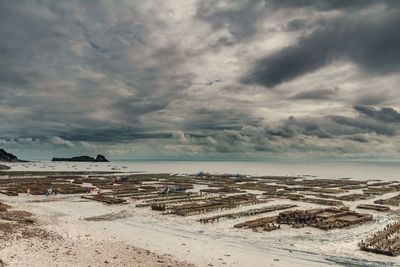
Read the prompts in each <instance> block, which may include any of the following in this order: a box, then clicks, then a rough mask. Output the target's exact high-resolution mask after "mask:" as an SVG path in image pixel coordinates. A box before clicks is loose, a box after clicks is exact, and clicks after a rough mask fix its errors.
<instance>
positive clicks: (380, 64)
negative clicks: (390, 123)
mask: <svg viewBox="0 0 400 267" xmlns="http://www.w3.org/2000/svg"><path fill="white" fill-rule="evenodd" d="M300 2H301V3H302V1H300ZM334 2H335V1H328V2H326V1H321V5H323V6H325V4H326V5H327V7H326V8H327V9H330V8H332V9H334V8H337V7H343V6H345V7H348V5H346V4H345V3H344V2H343V3H342V5H338V6H337V5H335V4H334ZM339 2H340V1H339ZM347 2H353V1H347ZM362 2H364V1H355V2H354V3H353V4H349V5H350V6H351V7H354V6H360V5H362ZM301 3H299V5H308V4H309V2H307V4H306V3H303V4H301ZM323 3H325V4H323ZM328 3H329V4H328ZM372 3H375V4H376V1H375V2H368V1H367V2H366V3H365V6H369V5H370V4H372ZM392 4H393V5H392V6H390V7H389V6H387V7H386V8H385V9H384V10H379V11H376V12H374V13H373V14H369V13H362V12H354V11H351V14H350V11H349V14H347V13H344V14H343V15H338V16H336V17H334V18H329V19H322V20H320V21H318V25H317V28H316V30H314V31H313V32H312V33H310V34H309V35H306V36H304V37H301V38H300V39H299V40H298V42H297V43H295V44H294V45H291V46H288V47H286V48H283V49H281V50H279V51H277V52H276V53H273V54H271V55H268V56H266V57H264V58H261V59H259V60H258V61H257V62H256V63H255V65H254V67H253V68H252V69H251V70H250V72H249V74H248V75H247V76H245V77H244V78H243V79H242V81H243V82H244V83H250V84H259V85H263V86H266V87H275V86H277V85H279V84H281V83H283V82H288V81H291V80H293V79H295V78H298V77H300V76H303V75H305V74H308V73H310V72H313V71H315V70H317V69H320V68H322V67H324V66H326V65H329V64H330V63H332V62H334V61H338V60H349V61H351V62H354V63H355V64H357V66H358V67H360V68H361V69H362V70H364V71H366V72H368V73H370V74H374V75H382V74H385V73H397V72H398V71H399V70H400V64H399V62H400V61H399V60H400V48H399V47H400V46H399V45H398V44H399V43H400V33H399V31H397V30H396V25H398V24H399V23H400V9H399V5H397V6H395V5H394V3H392ZM317 5H318V4H317Z"/></svg>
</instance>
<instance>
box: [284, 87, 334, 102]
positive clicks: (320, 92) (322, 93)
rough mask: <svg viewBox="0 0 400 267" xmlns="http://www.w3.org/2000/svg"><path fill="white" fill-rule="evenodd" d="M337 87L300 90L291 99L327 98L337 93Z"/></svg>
mask: <svg viewBox="0 0 400 267" xmlns="http://www.w3.org/2000/svg"><path fill="white" fill-rule="evenodd" d="M337 91H338V90H337V89H317V90H311V91H305V92H300V93H298V94H295V95H294V96H293V97H292V99H299V100H310V99H313V100H328V99H331V98H333V97H334V96H335V95H336V94H337Z"/></svg>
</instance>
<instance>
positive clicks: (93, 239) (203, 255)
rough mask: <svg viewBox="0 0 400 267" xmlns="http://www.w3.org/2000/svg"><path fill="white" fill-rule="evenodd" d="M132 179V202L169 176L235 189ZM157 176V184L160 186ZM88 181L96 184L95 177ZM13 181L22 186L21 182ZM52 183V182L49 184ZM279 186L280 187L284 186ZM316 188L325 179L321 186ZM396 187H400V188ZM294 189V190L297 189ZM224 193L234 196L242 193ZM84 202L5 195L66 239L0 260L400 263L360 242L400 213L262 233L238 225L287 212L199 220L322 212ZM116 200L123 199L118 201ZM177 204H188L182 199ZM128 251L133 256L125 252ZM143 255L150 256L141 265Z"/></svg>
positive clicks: (273, 201)
mask: <svg viewBox="0 0 400 267" xmlns="http://www.w3.org/2000/svg"><path fill="white" fill-rule="evenodd" d="M112 177H114V176H113V175H110V176H102V177H97V178H95V179H99V181H101V180H102V179H106V180H107V179H109V180H110V179H111V180H114V179H115V178H112ZM129 177H131V178H130V179H133V180H132V181H136V180H135V179H138V180H137V182H139V181H140V182H139V183H137V182H134V183H133V184H132V186H133V187H132V188H131V187H124V188H126V189H125V190H128V191H127V192H131V193H129V194H130V195H132V194H133V195H134V194H136V191H135V190H133V189H134V188H141V187H143V188H148V189H150V188H151V187H152V186H154V185H157V183H160V181H161V180H162V177H165V178H164V179H172V180H171V181H174V182H175V183H177V182H179V181H180V180H182V181H183V182H182V184H185V183H187V181H186V180H188V179H194V180H193V181H196V179H197V182H193V185H194V186H193V188H192V189H188V193H192V194H197V193H198V192H200V191H201V190H205V189H207V190H206V191H210V192H214V191H215V190H216V189H218V188H220V189H222V188H224V187H223V186H222V184H218V183H221V181H225V182H224V183H226V184H231V182H230V181H229V176H216V177H215V178H213V177H212V176H210V178H207V177H204V178H201V177H198V176H190V177H187V176H170V175H165V174H164V175H152V174H135V175H130V176H129ZM135 177H137V178H135ZM151 177H154V179H155V180H154V179H153V178H151ZM289 178H290V179H289ZM21 179H24V178H21ZM35 179H36V180H35V181H41V179H42V178H35ZM46 179H47V178H45V179H44V180H43V181H45V180H46ZM53 179H54V178H53ZM79 179H81V180H82V181H80V182H84V181H85V179H89V178H85V177H83V178H79ZM90 179H92V180H93V178H90ZM151 179H153V180H151ZM160 179H161V180H160ZM202 179H203V180H202ZM240 179H244V180H243V181H247V180H249V181H251V180H252V179H253V178H252V177H245V176H243V177H241V178H240ZM246 179H247V180H246ZM265 179H266V180H265V181H266V182H268V184H270V185H268V187H267V188H276V186H277V184H275V182H273V181H275V180H276V179H282V182H284V181H285V179H289V180H287V182H289V181H296V180H297V179H298V178H296V177H292V178H291V177H281V178H279V177H275V178H273V177H269V178H268V177H267V178H265ZM271 179H272V180H271ZM274 179H275V180H274ZM291 179H294V180H291ZM304 179H306V180H307V179H308V181H313V180H314V179H315V178H313V177H307V178H304ZM111 180H110V181H111ZM13 181H19V179H15V180H13ZM46 181H49V180H48V179H47V180H46ZM93 181H94V182H95V181H97V180H93ZM185 181H186V182H185ZM201 181H202V182H201ZM276 181H278V182H279V180H276ZM315 181H319V180H318V179H316V180H315ZM322 181H323V180H322ZM336 181H337V182H341V183H343V185H346V184H348V183H353V181H354V180H340V179H338V180H336ZM161 183H163V182H161ZM164 183H165V181H164ZM214 183H215V184H218V186H217V187H215V185H214ZM367 183H369V184H372V185H374V184H376V186H372V187H370V188H369V190H371V188H375V187H377V188H378V187H379V188H386V185H387V183H376V182H360V185H363V186H366V184H367ZM247 184H248V182H236V185H237V186H239V187H243V188H247V186H248V185H247ZM82 185H83V184H82ZM259 185H262V184H259ZM394 185H395V186H397V182H396V183H395V184H394ZM99 186H100V187H101V186H102V184H99ZM230 186H232V184H231V185H230ZM285 187H287V186H285ZM118 188H119V187H118V186H117V187H114V186H112V187H110V188H109V189H104V190H105V193H104V194H105V196H107V193H108V191H110V190H111V191H112V190H116V189H118ZM288 188H291V185H289V187H288ZM298 189H299V190H300V189H301V188H300V187H299V188H298ZM107 190H108V191H107ZM129 190H133V191H129ZM146 190H147V189H146ZM313 190H314V189H313ZM321 190H322V191H327V192H330V191H332V192H336V191H335V190H336V189H335V190H333V189H324V188H323V187H321V189H319V191H321ZM111 191H110V192H111ZM206 191H205V192H206ZM246 191H247V193H246V194H257V195H258V196H260V197H261V196H262V194H261V193H263V191H258V190H255V189H252V190H249V189H246ZM348 191H349V192H347V193H345V192H343V193H340V194H338V195H337V197H340V196H342V195H345V194H347V195H348V194H350V193H352V194H355V193H358V194H359V193H362V191H361V189H349V190H348ZM116 192H118V191H116ZM123 192H125V191H121V193H123ZM143 192H145V191H143ZM149 192H150V191H149ZM215 192H218V191H215ZM316 192H318V190H317V191H316ZM264 193H265V192H264ZM311 193H312V192H308V193H307V192H306V191H305V192H304V194H306V195H308V196H309V198H310V197H311V198H315V196H314V195H313V194H315V193H312V194H311ZM123 194H127V193H123ZM123 194H121V196H122V195H123ZM207 194H210V196H211V197H216V196H218V193H207ZM224 194H227V195H228V196H230V195H232V196H233V195H235V194H242V193H237V192H236V193H224ZM133 195H132V196H133ZM150 195H151V194H150V193H146V194H144V195H143V196H145V197H146V198H149V199H150V200H151V199H155V198H156V197H158V198H160V197H162V196H150ZM396 195H398V192H397V190H395V191H391V192H386V193H383V195H375V196H374V197H373V198H366V199H358V200H341V201H342V202H343V203H344V204H345V205H346V206H347V207H349V208H350V209H351V210H356V207H357V206H358V205H360V204H370V203H372V202H373V201H374V200H375V199H381V198H390V197H393V196H396ZM81 196H91V194H87V193H83V194H82V193H79V194H59V195H57V196H49V197H46V196H44V195H30V196H29V197H28V196H27V195H26V193H20V194H19V195H18V196H6V195H4V194H0V202H2V203H5V204H9V205H10V206H12V207H13V209H16V210H24V211H29V212H31V213H32V214H33V216H34V218H35V221H36V223H35V227H38V228H40V229H43V230H45V231H48V232H49V233H54V234H55V236H59V237H60V239H58V238H56V237H54V238H50V239H43V240H40V239H35V238H34V239H27V240H24V239H20V240H14V241H12V242H11V244H10V246H9V247H7V248H4V249H2V250H1V252H0V259H2V260H3V261H4V262H5V263H7V264H9V266H23V265H24V264H25V263H26V262H32V263H33V265H32V266H51V263H52V262H53V261H54V260H58V262H57V263H58V266H69V265H71V264H73V265H77V266H89V265H90V266H182V267H183V266H185V267H186V266H255V267H256V266H291V265H295V264H297V265H298V264H301V265H302V266H332V265H334V266H336V265H343V264H344V265H357V264H358V265H361V266H363V265H368V264H369V265H371V264H375V265H376V264H378V265H382V266H385V265H386V266H400V264H399V262H398V259H397V258H395V257H387V256H382V255H376V254H373V253H366V252H363V251H361V250H359V249H358V247H357V243H358V242H359V240H361V239H362V238H364V237H366V236H367V235H369V234H371V233H373V232H375V231H377V230H380V229H381V228H382V227H383V226H384V225H386V224H388V223H391V222H394V221H395V220H396V219H397V218H398V213H399V211H398V209H397V208H395V207H392V210H391V211H389V212H378V211H373V210H368V211H365V210H362V211H361V210H359V211H358V212H362V213H367V214H371V215H373V221H371V222H367V223H363V224H360V225H355V226H351V227H346V228H343V229H333V230H329V231H325V230H320V229H316V228H312V227H302V228H299V229H295V228H293V227H291V226H289V225H281V229H280V230H277V231H272V232H262V231H261V232H260V231H251V230H249V229H237V228H235V227H234V225H236V224H240V223H243V222H245V221H248V220H252V219H257V218H263V217H266V216H276V215H278V214H279V213H280V212H281V211H279V210H276V211H271V212H267V213H266V214H258V215H253V216H250V217H237V218H229V216H228V218H227V219H222V220H221V221H219V222H216V223H208V224H202V223H200V222H199V220H200V219H201V218H207V217H212V216H221V215H224V214H227V213H232V214H241V213H243V212H246V211H248V210H251V209H262V208H265V207H270V206H277V205H293V204H296V205H297V207H294V206H293V208H290V209H289V210H294V209H304V210H306V209H315V208H321V207H322V206H321V205H320V204H318V203H309V202H302V201H299V200H294V199H289V198H286V199H285V198H276V197H272V198H270V199H267V201H265V202H259V203H253V204H251V205H243V206H237V207H230V208H229V209H227V210H224V209H221V210H212V211H208V212H204V213H203V212H202V213H199V214H194V215H189V216H183V217H182V216H178V215H173V214H170V215H163V213H162V212H158V211H154V210H151V209H150V207H149V206H148V205H144V206H143V208H140V207H137V206H136V205H137V204H140V203H146V202H145V201H146V198H137V199H136V198H134V197H132V196H131V197H128V196H125V199H126V200H127V202H126V204H118V205H106V204H103V203H101V202H98V201H93V199H83V198H81ZM264 196H265V195H264ZM333 196H335V195H332V197H333ZM113 197H117V198H120V197H118V196H113ZM203 197H206V198H207V197H208V196H207V195H205V196H203ZM178 198H179V197H178ZM174 201H177V202H179V201H188V200H187V199H186V200H179V199H177V200H174ZM335 203H336V202H335ZM60 240H61V241H60ZM32 244H33V245H32ZM64 244H65V245H64ZM57 249H58V250H57ZM122 251H123V252H122ZM127 251H128V253H125V252H127ZM17 252H18V253H17ZM139 252H140V253H139ZM137 254H140V255H137ZM142 256H145V257H144V258H143V257H142ZM54 257H55V259H54ZM114 257H116V258H114ZM106 261H107V262H106ZM139 261H140V262H139ZM133 264H136V265H133Z"/></svg>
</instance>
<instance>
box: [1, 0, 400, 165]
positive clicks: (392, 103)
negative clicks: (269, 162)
mask: <svg viewBox="0 0 400 267" xmlns="http://www.w3.org/2000/svg"><path fill="white" fill-rule="evenodd" d="M399 25H400V1H397V0H387V1H385V0H382V1H373V0H351V1H347V0H336V1H333V0H319V1H311V0H297V1H289V0H248V1H244V0H243V1H226V0H185V1H178V0H153V1H145V0H142V1H139V0H118V1H117V0H96V1H93V0H59V1H54V0H20V1H14V0H4V1H0V114H1V123H0V147H1V148H4V149H6V150H8V151H10V152H13V153H16V154H17V155H18V156H20V157H22V158H38V159H39V158H40V159H46V158H51V157H53V156H75V155H79V154H89V155H95V154H97V153H101V154H104V155H106V156H108V157H110V158H132V159H141V158H142V159H149V158H165V159H166V158H174V159H228V158H237V159H251V158H258V159H267V158H295V159H296V158H300V159H304V158H349V157H350V158H370V157H373V158H399V156H400V91H399V88H398V86H399V84H400V73H399V72H400V31H399V28H398V27H399Z"/></svg>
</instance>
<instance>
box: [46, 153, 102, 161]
mask: <svg viewBox="0 0 400 267" xmlns="http://www.w3.org/2000/svg"><path fill="white" fill-rule="evenodd" d="M51 161H72V162H109V160H108V159H106V157H104V156H103V155H100V154H99V155H97V156H96V158H93V157H89V156H78V157H72V158H53V159H52V160H51Z"/></svg>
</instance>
